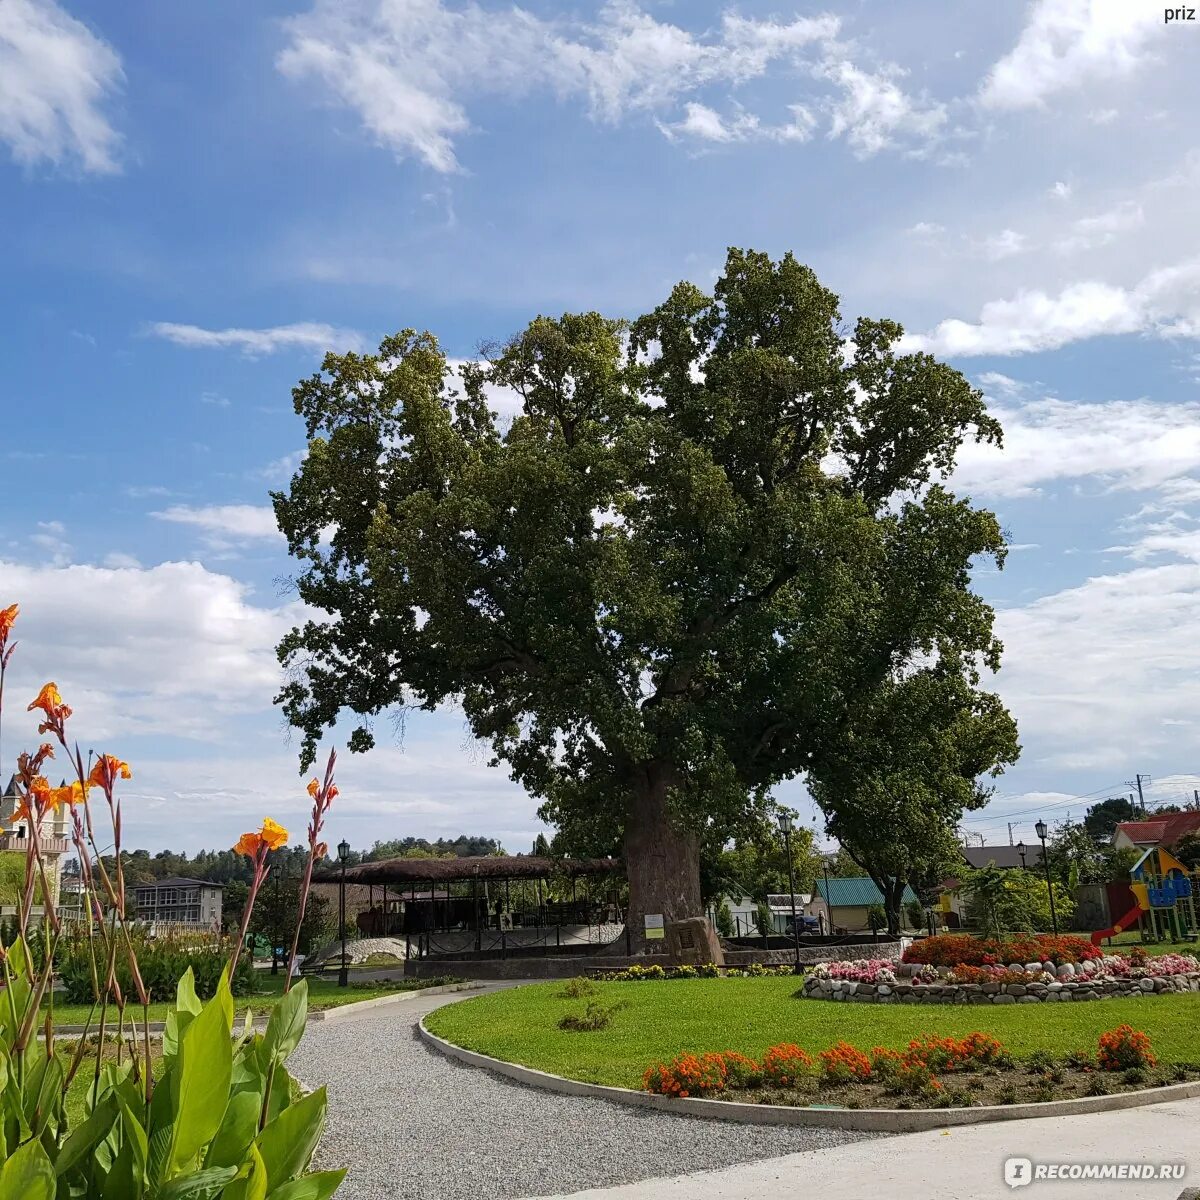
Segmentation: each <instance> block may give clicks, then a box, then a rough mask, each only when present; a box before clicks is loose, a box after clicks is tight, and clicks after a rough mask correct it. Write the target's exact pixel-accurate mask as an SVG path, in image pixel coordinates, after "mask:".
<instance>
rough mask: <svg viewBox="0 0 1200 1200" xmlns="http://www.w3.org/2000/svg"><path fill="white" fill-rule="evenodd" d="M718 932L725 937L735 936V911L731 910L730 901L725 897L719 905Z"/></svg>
mask: <svg viewBox="0 0 1200 1200" xmlns="http://www.w3.org/2000/svg"><path fill="white" fill-rule="evenodd" d="M717 932H718V933H719V934H720V935H721V936H722V937H725V938H731V937H733V913H732V912H730V911H729V901H728V900H726V899H725V898H724V897H722V898H721V903H720V904H718V905H717Z"/></svg>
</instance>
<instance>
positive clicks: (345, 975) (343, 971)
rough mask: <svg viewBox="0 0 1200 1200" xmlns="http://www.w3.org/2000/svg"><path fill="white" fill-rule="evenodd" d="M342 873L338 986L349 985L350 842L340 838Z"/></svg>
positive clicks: (339, 849) (340, 882) (339, 899)
mask: <svg viewBox="0 0 1200 1200" xmlns="http://www.w3.org/2000/svg"><path fill="white" fill-rule="evenodd" d="M337 856H338V862H340V863H341V864H342V875H341V879H340V880H339V881H338V922H339V924H340V925H341V927H342V965H341V967H340V968H339V970H338V987H349V986H350V967H349V965H348V964H347V962H346V863H347V861H349V858H350V843H349V842H348V841H346V839H345V838H342V840H341V841H340V842H338V848H337Z"/></svg>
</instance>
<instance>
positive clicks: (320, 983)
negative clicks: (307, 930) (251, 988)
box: [54, 973, 446, 1025]
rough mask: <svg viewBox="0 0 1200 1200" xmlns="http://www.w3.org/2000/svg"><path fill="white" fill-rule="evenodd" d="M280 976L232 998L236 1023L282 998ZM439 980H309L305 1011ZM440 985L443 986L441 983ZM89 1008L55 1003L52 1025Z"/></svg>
mask: <svg viewBox="0 0 1200 1200" xmlns="http://www.w3.org/2000/svg"><path fill="white" fill-rule="evenodd" d="M283 979H284V977H283V975H270V974H266V973H262V974H260V975H259V977H258V980H257V984H256V987H257V990H256V991H255V992H254V993H253V994H252V995H248V996H235V997H234V1008H235V1009H236V1011H237V1015H238V1017H239V1019H240V1018H241V1017H242V1016H243V1015H244V1014H245V1011H246V1009H247V1008H249V1009H251V1010H252V1011H253V1012H254V1013H255V1014H258V1013H267V1012H269V1011H270V1010H271V1009H272V1008H274V1007H275V1005H276V1004H278V1003H279V1001H280V999H281V998H282V997H283ZM438 982H439V980H436V979H434V980H425V979H422V980H404V981H394V982H393V981H391V980H386V981H379V982H369V983H355V982H354V980H353V979H351V981H350V986H349V987H345V988H341V987H338V985H337V980H336V979H324V978H310V979H309V981H308V1007H309V1010H310V1011H314V1012H315V1011H317V1010H319V1009H323V1008H338V1007H340V1006H341V1005H343V1004H357V1003H358V1002H359V1001H360V1000H375V999H377V998H378V997H380V996H390V995H393V994H394V993H395V992H403V991H412V990H413V989H414V987H416V986H418V985H419V986H422V987H428V986H431V985H432V984H435V983H438ZM440 982H446V981H445V980H441V981H440ZM170 1008H171V1005H170V1004H168V1003H166V1002H165V1001H164V1002H162V1003H155V1004H151V1005H150V1020H151V1021H163V1020H165V1019H166V1016H167V1013H168V1011H169V1010H170ZM89 1011H90V1007H89V1006H88V1005H86V1004H61V1003H58V1002H57V1001H56V1002H55V1005H54V1021H55V1024H56V1025H82V1024H83V1023H84V1022H85V1021H86V1020H87V1019H88V1012H89ZM125 1012H126V1021H128V1018H129V1016H130V1014H132V1015H133V1016H134V1017H136V1019H137V1020H139V1021H140V1020H141V1019H142V1011H141V1009H140V1008H128V1009H126V1010H125ZM108 1019H109V1023H110V1024H111V1022H112V1012H111V1010H110V1012H109V1018H108ZM98 1020H99V1010H98V1009H97V1011H96V1014H95V1015H94V1016H93V1018H92V1021H93V1025H94V1024H95V1023H96V1022H97V1021H98Z"/></svg>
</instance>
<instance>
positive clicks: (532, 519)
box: [274, 250, 1004, 928]
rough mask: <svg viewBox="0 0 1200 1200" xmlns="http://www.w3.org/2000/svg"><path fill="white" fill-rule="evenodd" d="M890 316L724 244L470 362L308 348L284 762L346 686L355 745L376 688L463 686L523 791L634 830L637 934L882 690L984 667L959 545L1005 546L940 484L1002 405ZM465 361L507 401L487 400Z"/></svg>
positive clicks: (577, 823)
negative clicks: (991, 406)
mask: <svg viewBox="0 0 1200 1200" xmlns="http://www.w3.org/2000/svg"><path fill="white" fill-rule="evenodd" d="M901 333H902V330H901V328H900V326H899V325H897V324H896V323H894V322H892V321H887V320H873V319H867V318H861V319H859V320H858V321H857V322H856V323H855V325H854V326H853V328H852V330H848V329H847V328H846V327H845V326H844V325H843V323H842V319H841V315H840V313H839V311H838V301H837V297H836V296H834V295H833V293H831V292H830V291H828V290H827V289H826V288H824V287H822V286H821V284H820V283H819V281H818V280H817V278H816V276H815V275H814V274H813V272H812V271H811V270H809V269H808V268H807V267H804V266H802V265H801V264H800V263H798V262H797V261H796V260H795V259H794V258H793V257H792V256H791V255H787V256H785V257H784V258H783V259H782V260H780V261H778V262H772V261H771V260H770V259H769V258H768V257H767V256H766V255H764V254H759V253H754V252H743V251H741V250H731V251H730V252H729V255H728V258H727V261H726V264H725V270H724V272H723V274H722V276H721V277H720V279H719V280H718V281H717V282H716V285H715V287H714V289H713V291H712V293H711V294H706V293H705V292H703V291H702V290H701V289H699V288H698V287H696V286H694V285H692V284H689V283H681V284H679V285H678V286H676V287H675V288H674V289H673V290H672V292H671V294H670V296H669V297H668V298H667V299H666V301H665V302H664V303H663V304H661V305H660V306H659V307H658V308H656V309H654V310H653V311H652V312H650V313H649V314H647V315H645V316H643V317H641V318H640V319H638V320H636V321H633V322H632V323H628V322H626V321H623V320H612V319H607V318H605V317H602V316H600V315H599V314H597V313H594V312H593V313H578V314H566V315H564V316H562V317H561V318H549V317H538V318H537V319H535V320H534V321H532V322H531V323H530V324H529V326H528V327H527V328H526V329H525V330H524V331H522V332H521V333H520V334H518V335H517V336H516V337H514V338H513V339H512V340H511V341H510V342H508V343H507V344H505V345H503V346H500V347H496V348H495V349H494V351H492V352H491V353H490V357H489V359H488V361H487V362H485V363H483V364H469V365H467V366H466V367H464V368H463V369H462V370H461V372H460V375H461V379H462V386H461V388H457V387H452V386H450V375H451V372H450V366H449V364H448V363H447V360H446V357H445V355H444V354H443V352H442V351H441V349H440V348H439V346H438V343H437V341H436V339H435V338H434V337H433V335H431V334H429V333H417V332H415V331H413V330H406V331H403V332H401V333H399V334H396V335H395V336H392V337H388V338H386V339H385V340H384V341H383V342H382V343H381V345H380V348H379V352H378V354H371V355H358V354H354V353H350V354H344V355H336V354H331V355H328V356H327V357H326V359H325V362H324V365H323V369H322V371H321V372H320V373H319V374H317V375H314V376H313V377H312V378H310V379H307V380H305V381H303V382H302V383H300V385H299V386H298V387H297V388H296V389H295V390H294V393H293V395H294V399H295V406H296V411H297V413H298V414H299V415H300V416H301V417H302V418H303V419H304V422H305V427H306V432H307V438H308V453H307V456H306V458H305V460H304V462H303V463H302V465H301V467H300V469H299V471H298V472H297V474H296V475H295V477H294V478H293V479H292V481H291V486H290V489H289V490H288V491H287V492H283V493H278V494H276V495H275V496H274V503H275V511H276V515H277V518H278V521H279V525H280V528H281V530H282V531H283V532H284V534H285V535H286V537H287V539H288V545H289V549H290V552H291V554H292V555H293V556H294V558H295V559H296V561H297V563H298V564H299V574H298V577H297V579H296V586H297V590H298V593H299V596H300V598H301V599H302V600H303V601H304V602H305V603H307V604H308V605H310V606H311V607H312V608H313V609H314V610H316V611H317V613H318V614H324V615H317V616H314V617H313V618H312V619H310V620H309V621H307V622H306V623H305V624H304V625H303V626H301V627H299V628H297V629H295V630H293V631H292V632H291V633H289V634H288V635H287V636H286V637H285V638H284V640H283V641H282V643H281V644H280V647H279V653H280V658H281V660H282V662H283V664H284V665H285V667H286V668H287V669H288V671H289V678H288V681H287V683H286V684H285V686H284V688H283V690H282V692H281V695H280V697H279V699H280V702H281V703H282V705H283V707H284V711H285V713H286V714H287V717H288V719H289V720H290V721H291V722H292V724H293V725H294V726H296V727H297V728H298V729H299V730H301V732H302V735H303V749H302V758H303V760H304V761H305V763H307V762H308V761H310V760H311V758H312V755H313V752H314V750H315V747H316V744H317V741H318V739H319V738H320V737H321V735H322V732H323V731H324V730H325V729H326V728H328V727H330V726H332V725H333V724H334V723H335V722H336V721H337V719H338V717H339V715H340V714H341V713H342V712H343V710H346V709H349V710H350V711H352V712H353V713H356V714H358V715H359V716H360V718H361V722H360V724H359V725H358V727H357V728H356V729H355V731H354V733H353V734H352V735H351V738H350V746H351V748H352V749H354V750H365V749H368V748H369V747H370V746H371V745H372V743H373V740H374V735H373V731H372V719H373V718H374V717H375V716H377V715H378V714H380V713H381V712H383V711H384V710H386V709H389V708H394V707H397V706H399V707H404V706H416V707H420V708H425V709H434V708H436V707H437V706H438V705H440V704H443V703H445V702H447V701H449V700H452V699H453V700H456V701H457V702H458V703H459V704H461V706H462V710H463V712H464V713H465V715H466V718H467V720H468V722H469V723H470V726H471V728H472V730H473V731H474V733H475V734H476V736H478V737H479V738H481V739H483V740H485V741H486V742H488V743H489V744H490V745H491V747H492V750H493V752H494V756H495V758H494V761H495V762H497V763H499V762H504V763H506V764H507V765H508V768H509V770H510V771H511V773H512V776H513V777H514V778H515V779H516V780H518V781H519V782H521V783H522V784H523V785H524V786H525V787H526V789H527V790H528V791H529V792H530V793H531V794H532V795H534V796H536V797H538V798H539V799H540V800H541V802H542V808H541V814H542V816H543V818H544V819H546V820H547V821H549V822H551V823H553V824H555V825H557V826H558V827H559V829H560V830H561V831H563V832H567V833H570V834H571V835H572V836H573V837H575V838H577V840H579V841H584V842H590V843H593V844H595V843H600V844H605V843H608V844H616V843H621V844H622V845H623V848H624V853H625V859H626V867H627V871H628V873H629V878H630V889H631V910H632V913H633V920H634V926H635V928H640V926H641V920H640V917H641V914H642V913H644V912H647V911H652V912H662V913H664V914H665V915H666V916H667V917H668V918H672V917H681V916H686V915H694V914H695V913H697V912H699V911H700V895H699V855H700V848H701V842H702V841H703V842H706V843H707V844H713V845H721V844H723V843H724V842H725V841H727V840H728V839H729V838H730V837H732V836H735V835H736V832H737V829H738V826H739V824H740V823H741V822H742V820H743V819H744V817H745V814H746V812H747V810H748V809H750V808H752V807H753V806H754V805H755V804H761V803H762V802H763V800H764V798H765V796H766V795H767V793H768V791H769V789H770V788H771V787H772V786H773V785H775V784H776V783H778V782H779V781H780V780H783V779H787V778H789V777H791V776H794V775H797V774H800V773H803V772H805V771H807V770H809V769H810V767H812V765H813V764H814V762H815V761H817V759H818V757H819V756H820V754H821V752H822V751H823V750H824V748H826V747H827V746H829V745H831V744H836V743H838V742H839V740H840V739H841V738H842V737H843V736H844V734H845V729H846V727H847V725H848V724H852V723H853V722H854V720H855V718H856V715H857V710H858V708H859V706H860V705H862V704H863V703H864V702H867V703H870V699H871V698H872V697H874V696H877V695H878V690H879V688H880V687H881V685H882V684H884V683H885V682H886V681H889V680H893V679H897V678H899V677H902V676H903V675H904V674H906V673H907V672H909V671H911V670H912V669H914V668H915V667H917V666H918V665H919V664H925V663H935V664H940V670H941V671H942V672H943V673H945V674H950V675H953V674H954V673H955V672H958V673H959V675H960V676H961V678H962V679H963V680H965V681H969V680H970V679H971V678H972V674H971V672H972V670H973V664H976V663H979V664H986V665H989V666H993V667H994V666H996V665H997V664H998V660H999V653H1000V647H999V644H998V643H997V642H996V640H995V639H994V637H993V635H992V614H991V610H990V609H989V608H988V607H987V605H986V604H984V603H983V601H982V600H981V599H980V598H979V597H978V596H977V595H975V594H974V593H973V592H972V590H971V588H970V577H969V571H970V567H971V564H972V563H974V562H975V561H977V560H978V559H979V558H980V557H990V558H992V559H994V560H996V561H997V562H1000V561H1002V560H1003V555H1004V540H1003V537H1002V535H1001V532H1000V528H999V524H998V522H997V521H996V519H995V517H994V516H993V515H992V514H991V513H988V512H985V511H982V510H978V509H976V508H974V507H972V505H971V504H970V503H968V502H966V501H963V500H959V499H957V498H956V497H955V496H954V495H953V494H951V493H950V492H949V491H948V490H947V489H946V487H945V486H944V484H943V483H942V482H941V479H942V478H943V476H944V475H945V474H946V473H947V472H948V471H949V470H950V469H951V468H952V466H953V463H954V458H955V454H956V452H957V450H958V448H959V446H960V445H961V443H962V442H963V440H964V439H967V438H975V439H976V440H985V441H988V442H998V441H999V438H1000V430H999V426H998V425H997V423H996V421H995V420H994V419H993V418H992V417H990V416H989V415H988V413H987V412H986V409H985V407H984V405H983V402H982V397H981V395H980V393H979V392H978V391H976V390H974V389H973V388H972V387H971V386H970V385H969V384H968V383H967V381H966V380H965V379H964V378H963V377H962V375H961V374H959V373H958V372H957V371H955V370H953V369H952V368H950V367H948V366H946V365H944V364H942V363H939V362H937V361H936V360H935V359H933V358H932V357H930V356H929V355H927V354H923V353H914V354H902V353H898V352H897V349H896V342H897V341H898V339H899V337H900V335H901ZM848 334H849V336H847V335H848ZM487 385H496V386H500V387H505V388H508V389H511V390H512V391H513V392H515V393H516V394H517V395H518V396H520V398H521V402H522V410H521V412H520V413H519V414H518V415H517V416H516V417H515V418H513V419H512V420H511V421H510V422H504V421H501V420H500V419H498V418H497V416H496V415H495V413H493V412H492V411H490V410H489V406H488V399H487V394H486V392H485V388H486V386H487Z"/></svg>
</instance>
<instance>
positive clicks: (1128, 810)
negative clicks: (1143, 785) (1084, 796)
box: [1083, 796, 1139, 842]
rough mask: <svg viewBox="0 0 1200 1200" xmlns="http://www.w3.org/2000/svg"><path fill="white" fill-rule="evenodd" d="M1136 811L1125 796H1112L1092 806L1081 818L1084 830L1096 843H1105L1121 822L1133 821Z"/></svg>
mask: <svg viewBox="0 0 1200 1200" xmlns="http://www.w3.org/2000/svg"><path fill="white" fill-rule="evenodd" d="M1138 815H1139V814H1138V811H1137V809H1136V808H1135V807H1134V806H1133V803H1132V802H1131V801H1130V800H1129V798H1128V797H1126V796H1112V797H1110V798H1109V799H1107V800H1101V801H1100V803H1099V804H1093V805H1092V806H1091V808H1089V809H1088V810H1087V813H1086V815H1085V816H1084V818H1083V824H1084V828H1086V829H1087V831H1088V833H1089V834H1091V836H1092V837H1093V838H1094V839H1095V840H1096V841H1097V842H1107V841H1108V840H1109V839H1110V838H1111V837H1112V835H1113V833H1114V832H1115V831H1116V828H1117V826H1118V825H1120V823H1121V822H1122V821H1133V820H1136V818H1137V817H1138Z"/></svg>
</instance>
